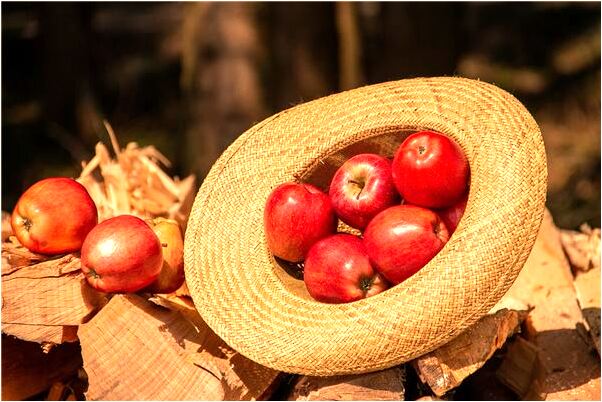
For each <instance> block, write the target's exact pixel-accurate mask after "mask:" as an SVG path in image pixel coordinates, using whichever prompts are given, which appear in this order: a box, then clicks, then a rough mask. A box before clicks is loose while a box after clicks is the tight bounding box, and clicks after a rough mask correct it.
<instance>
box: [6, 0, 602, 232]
mask: <svg viewBox="0 0 602 402" xmlns="http://www.w3.org/2000/svg"><path fill="white" fill-rule="evenodd" d="M2 59H3V63H2V209H4V210H11V209H12V207H13V206H14V204H15V202H16V200H17V198H18V196H19V195H20V193H21V192H22V191H23V190H24V189H25V188H27V187H28V186H29V185H31V184H32V183H33V182H35V181H36V180H38V179H40V178H42V177H47V176H52V175H65V176H72V177H75V176H77V175H78V173H79V170H80V161H81V160H85V159H89V158H90V157H91V155H92V152H93V149H94V144H95V143H96V142H97V141H99V140H102V141H105V142H106V143H108V137H107V134H106V132H105V130H104V128H103V126H102V119H107V120H109V121H110V122H111V124H112V125H113V127H114V128H115V130H116V132H117V134H118V137H119V139H120V142H121V143H122V144H125V143H126V142H127V141H134V140H135V141H138V142H139V143H140V144H143V145H144V144H154V145H156V146H157V147H158V148H159V149H160V150H161V151H162V152H163V153H164V154H165V155H166V156H167V157H168V158H169V159H170V160H171V161H172V162H173V163H174V166H173V167H172V169H171V172H170V173H172V174H177V175H180V176H183V175H186V174H188V173H190V172H194V173H196V174H197V175H198V176H199V177H200V178H202V177H203V176H204V175H205V174H206V173H207V172H208V170H209V169H210V167H211V165H212V163H213V162H214V161H215V160H216V159H217V157H218V156H219V155H220V153H221V152H222V151H223V150H224V149H225V148H226V147H227V146H228V145H229V144H230V143H231V142H232V141H233V140H234V139H235V138H236V137H237V136H238V135H240V134H241V133H242V132H244V131H245V130H246V129H247V128H249V127H250V126H251V125H252V124H253V123H255V122H258V121H260V120H262V119H263V118H265V117H267V116H269V115H271V114H273V113H275V112H277V111H280V110H282V109H285V108H288V107H290V106H292V105H295V104H297V103H300V102H305V101H308V100H311V99H315V98H317V97H320V96H324V95H328V94H331V93H334V92H338V91H340V90H344V89H349V88H354V87H357V86H361V85H365V84H371V83H377V82H382V81H387V80H396V79H401V78H408V77H415V76H435V75H460V76H465V77H473V78H480V79H481V80H485V81H489V82H492V83H495V84H497V85H498V86H500V87H502V88H504V89H506V90H508V91H510V92H511V93H513V94H514V95H515V96H517V97H518V98H519V99H520V100H521V101H522V102H523V103H524V104H525V105H526V106H527V108H528V109H529V110H530V111H531V112H532V113H533V115H534V116H535V118H536V120H537V121H538V123H539V124H540V127H541V129H542V131H543V135H544V140H545V142H546V147H547V152H548V158H549V173H550V180H549V193H548V206H549V208H550V209H551V210H552V213H553V215H554V217H555V219H556V222H557V224H558V225H559V226H561V227H565V228H576V227H578V226H579V224H580V223H582V222H588V223H590V224H591V225H594V226H598V227H599V226H600V3H598V2H592V3H577V2H570V3H562V2H561V3H542V2H538V3H430V2H428V3H390V2H387V3H376V2H369V3H345V2H341V3H135V4H134V3H23V2H20V3H6V2H3V3H2Z"/></svg>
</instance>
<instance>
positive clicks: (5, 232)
mask: <svg viewBox="0 0 602 402" xmlns="http://www.w3.org/2000/svg"><path fill="white" fill-rule="evenodd" d="M12 235H13V228H12V226H11V225H10V214H9V213H8V212H6V211H2V243H4V242H5V241H6V240H7V239H8V237H9V236H12Z"/></svg>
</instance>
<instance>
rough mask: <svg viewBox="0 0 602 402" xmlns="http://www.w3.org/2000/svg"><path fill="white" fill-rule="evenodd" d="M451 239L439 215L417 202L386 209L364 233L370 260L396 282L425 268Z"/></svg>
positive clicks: (383, 273)
mask: <svg viewBox="0 0 602 402" xmlns="http://www.w3.org/2000/svg"><path fill="white" fill-rule="evenodd" d="M448 239H449V233H448V232H447V228H446V227H445V224H444V223H443V222H442V221H441V219H440V218H439V216H438V215H437V214H436V213H435V212H433V211H431V210H429V209H426V208H421V207H417V206H414V205H397V206H394V207H391V208H388V209H385V210H384V211H383V212H381V213H380V214H378V215H376V216H375V217H374V219H372V221H371V222H370V223H369V224H368V227H367V228H366V230H365V232H364V244H365V245H366V250H367V252H368V255H369V256H370V261H371V262H372V263H373V264H374V267H375V268H376V269H377V270H378V272H380V273H381V274H382V275H383V276H384V277H385V278H386V279H387V280H388V281H389V282H390V283H392V284H393V285H397V284H399V283H401V282H403V281H404V280H406V279H407V278H409V277H410V276H412V275H414V274H415V273H416V272H418V271H419V270H420V269H421V268H422V267H424V266H425V265H426V264H427V263H428V262H429V261H430V260H431V259H432V258H433V257H434V256H435V255H436V254H437V253H438V252H439V251H440V250H441V249H442V248H443V246H444V245H445V243H447V240H448Z"/></svg>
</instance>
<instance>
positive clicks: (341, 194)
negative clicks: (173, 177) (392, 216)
mask: <svg viewBox="0 0 602 402" xmlns="http://www.w3.org/2000/svg"><path fill="white" fill-rule="evenodd" d="M329 195H330V200H331V201H332V206H333V208H334V210H335V212H336V214H337V215H338V216H339V218H341V220H342V221H343V222H345V223H346V224H348V225H349V226H352V227H354V228H356V229H360V230H361V229H364V228H365V227H366V226H367V225H368V222H370V220H371V219H372V218H374V216H376V214H378V213H379V212H380V211H382V210H384V209H386V208H388V207H390V206H392V205H394V204H397V203H399V194H397V190H396V189H395V185H394V184H393V177H392V176H391V161H390V160H389V159H387V158H385V157H384V156H380V155H376V154H360V155H356V156H354V157H352V158H350V159H348V160H347V161H346V162H345V163H343V165H341V167H340V168H339V169H338V170H337V171H336V173H335V174H334V177H333V178H332V182H331V183H330V191H329Z"/></svg>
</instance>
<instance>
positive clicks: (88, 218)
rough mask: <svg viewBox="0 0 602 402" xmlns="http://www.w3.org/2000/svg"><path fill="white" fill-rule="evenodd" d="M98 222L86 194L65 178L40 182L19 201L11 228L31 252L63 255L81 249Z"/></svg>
mask: <svg viewBox="0 0 602 402" xmlns="http://www.w3.org/2000/svg"><path fill="white" fill-rule="evenodd" d="M97 223H98V212H97V210H96V205H95V204H94V201H93V200H92V198H91V197H90V195H89V194H88V191H87V190H86V189H85V188H84V186H82V185H81V184H79V183H78V182H77V181H75V180H73V179H70V178H67V177H53V178H48V179H44V180H40V181H38V182H37V183H35V184H34V185H32V186H31V187H29V188H28V189H27V190H26V191H25V192H24V193H23V195H21V197H20V198H19V201H18V202H17V205H16V206H15V209H14V211H13V214H12V217H11V226H12V229H13V232H14V234H15V236H17V239H19V242H21V244H22V245H24V246H25V247H27V248H28V249H29V250H31V251H33V252H34V253H40V254H48V255H53V254H63V253H69V252H73V251H77V250H79V249H80V248H81V246H82V243H83V242H84V239H85V238H86V235H87V234H88V233H89V232H90V230H92V228H93V227H94V226H95V225H96V224H97Z"/></svg>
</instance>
